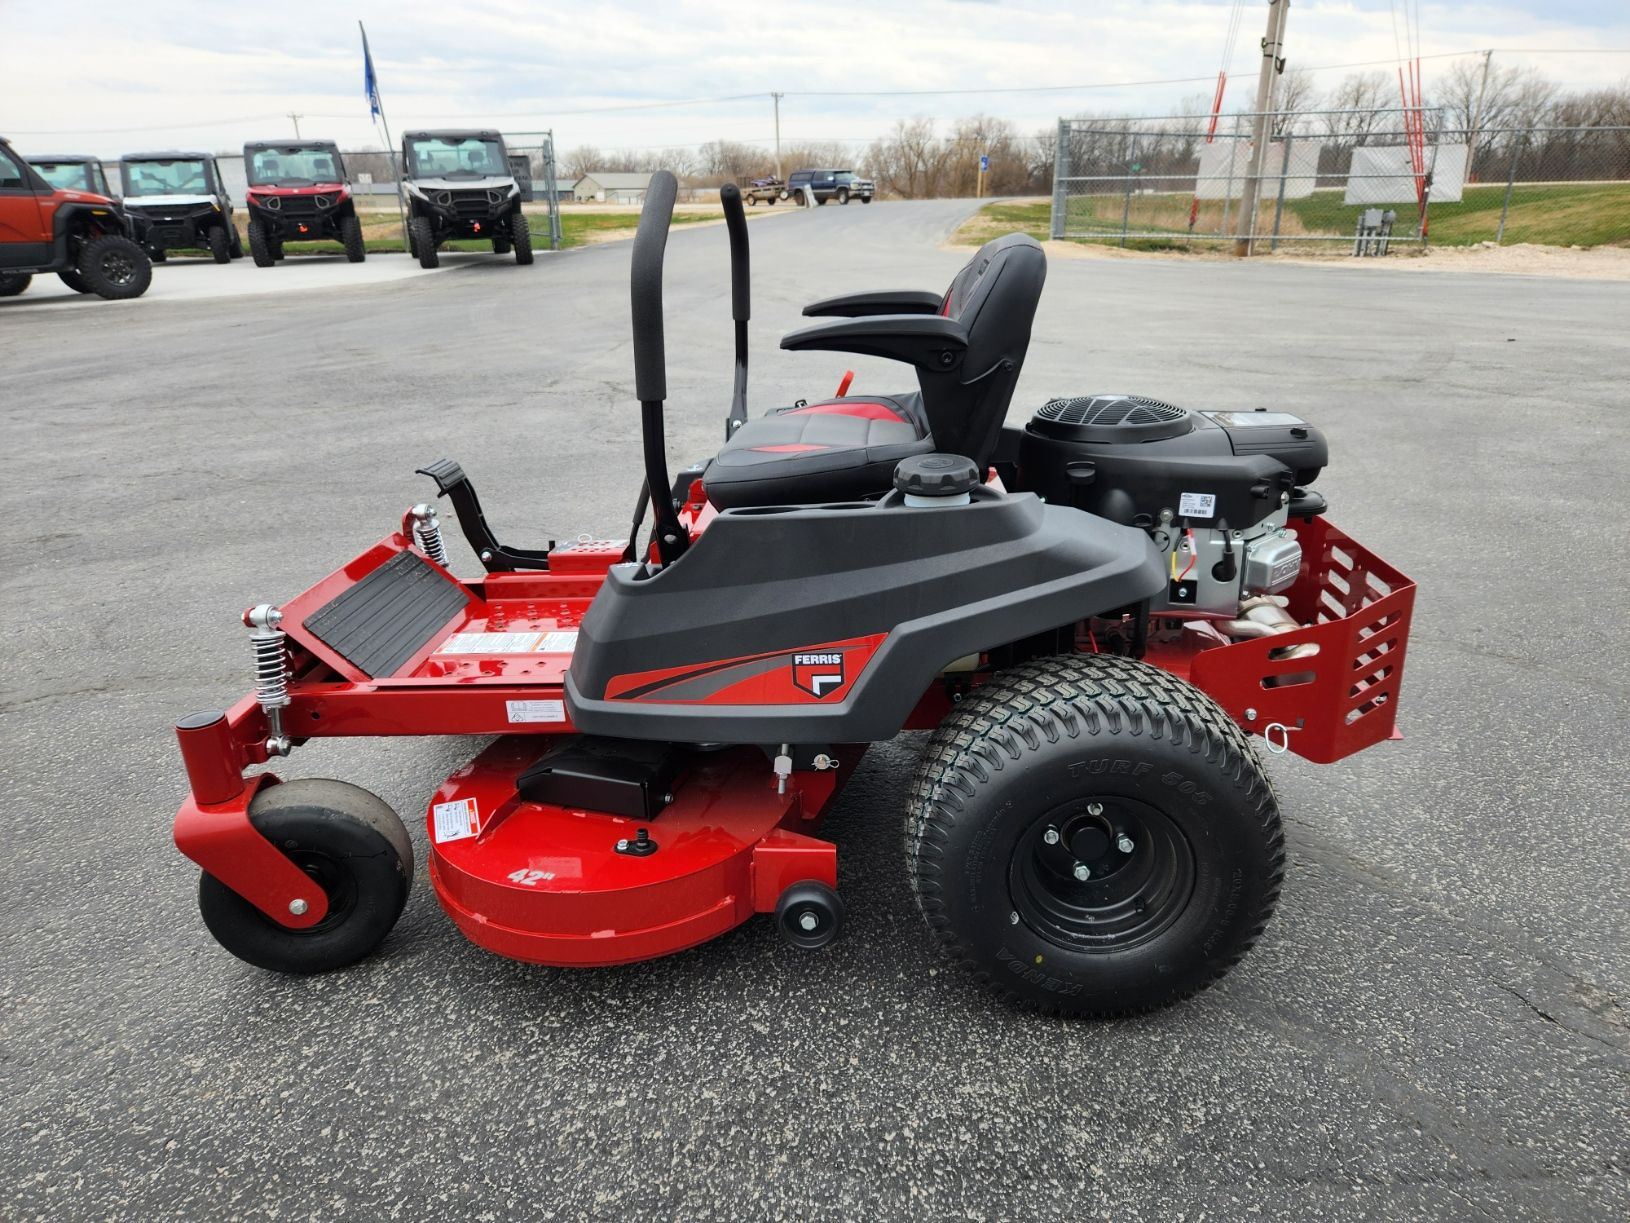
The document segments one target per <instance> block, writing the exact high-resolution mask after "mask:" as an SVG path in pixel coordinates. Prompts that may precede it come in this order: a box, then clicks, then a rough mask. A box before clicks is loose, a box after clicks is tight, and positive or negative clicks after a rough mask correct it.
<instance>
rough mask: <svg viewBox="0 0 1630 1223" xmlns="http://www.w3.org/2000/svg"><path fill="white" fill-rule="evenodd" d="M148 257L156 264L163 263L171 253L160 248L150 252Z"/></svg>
mask: <svg viewBox="0 0 1630 1223" xmlns="http://www.w3.org/2000/svg"><path fill="white" fill-rule="evenodd" d="M147 257H148V258H149V259H151V260H152V261H153V262H154V263H163V262H164V261H165V260H166V259H168V258H169V257H170V252H169V251H167V250H165V249H164V248H163V247H160V248H159V249H158V250H152V251H148V252H147Z"/></svg>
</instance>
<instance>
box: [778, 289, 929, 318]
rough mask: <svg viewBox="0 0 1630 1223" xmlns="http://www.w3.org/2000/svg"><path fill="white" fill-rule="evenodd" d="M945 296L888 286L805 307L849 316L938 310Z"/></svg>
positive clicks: (808, 311)
mask: <svg viewBox="0 0 1630 1223" xmlns="http://www.w3.org/2000/svg"><path fill="white" fill-rule="evenodd" d="M944 300H945V299H944V298H943V297H941V296H940V295H939V294H938V293H924V292H921V291H919V290H916V289H884V290H881V291H879V292H873V293H844V294H842V295H841V296H838V297H826V298H822V299H821V300H820V301H818V302H810V303H809V305H807V306H805V307H804V313H805V314H807V315H810V316H812V317H818V316H820V315H823V314H841V315H843V316H845V317H847V318H862V317H865V316H869V315H873V314H938V313H939V312H940V306H941V305H942V304H943V303H944Z"/></svg>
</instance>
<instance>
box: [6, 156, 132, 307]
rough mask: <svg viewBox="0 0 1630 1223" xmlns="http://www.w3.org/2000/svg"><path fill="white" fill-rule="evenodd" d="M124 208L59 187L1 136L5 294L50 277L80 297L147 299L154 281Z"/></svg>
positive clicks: (88, 193)
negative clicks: (37, 278)
mask: <svg viewBox="0 0 1630 1223" xmlns="http://www.w3.org/2000/svg"><path fill="white" fill-rule="evenodd" d="M132 238H133V231H132V228H131V221H130V218H129V216H128V215H127V214H126V213H125V211H124V209H123V208H121V207H120V206H119V205H118V204H116V203H115V202H114V201H113V200H111V199H109V198H108V197H107V196H105V195H96V194H93V193H92V192H89V191H76V190H70V189H67V188H59V187H53V186H52V185H51V184H50V183H48V182H46V181H45V179H44V178H42V177H41V176H40V174H39V172H38V171H36V170H35V169H34V168H33V167H32V166H30V165H29V164H28V163H27V162H25V161H24V160H23V159H22V158H21V157H19V156H18V155H17V153H16V152H15V151H14V150H13V149H12V147H11V145H9V144H8V143H6V141H5V140H4V139H0V297H15V296H17V294H19V293H21V292H23V291H24V290H25V289H27V288H28V286H29V282H30V281H32V280H33V278H34V277H35V276H36V275H38V274H40V273H42V272H55V273H56V274H57V276H58V277H59V278H60V279H61V280H62V283H63V284H65V285H67V286H68V287H69V288H70V289H72V290H74V292H76V293H95V294H96V295H97V296H98V297H105V298H110V299H118V298H127V297H140V296H141V295H142V294H143V293H145V292H147V286H148V285H149V284H151V283H152V280H153V265H152V263H151V262H150V261H149V260H148V258H147V253H146V252H145V251H143V250H142V248H141V247H140V246H138V245H137V244H136V243H135V242H134V241H133V240H132Z"/></svg>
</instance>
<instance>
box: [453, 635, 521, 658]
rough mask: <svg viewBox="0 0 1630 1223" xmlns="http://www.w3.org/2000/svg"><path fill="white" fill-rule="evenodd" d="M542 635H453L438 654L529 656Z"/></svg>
mask: <svg viewBox="0 0 1630 1223" xmlns="http://www.w3.org/2000/svg"><path fill="white" fill-rule="evenodd" d="M542 636H543V634H542V633H454V634H453V635H452V636H451V637H449V638H448V639H447V640H446V641H444V642H442V643H441V644H440V645H439V646H437V647H436V653H438V654H530V653H531V652H532V647H533V646H535V645H537V644H538V638H539V637H542Z"/></svg>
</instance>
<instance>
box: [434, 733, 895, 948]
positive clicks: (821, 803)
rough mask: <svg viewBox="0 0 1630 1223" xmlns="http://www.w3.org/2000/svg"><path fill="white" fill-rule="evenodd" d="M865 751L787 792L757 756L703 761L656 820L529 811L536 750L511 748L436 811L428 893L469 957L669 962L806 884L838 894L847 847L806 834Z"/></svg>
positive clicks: (499, 746)
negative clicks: (521, 793) (479, 951)
mask: <svg viewBox="0 0 1630 1223" xmlns="http://www.w3.org/2000/svg"><path fill="white" fill-rule="evenodd" d="M863 752H864V749H854V750H852V751H850V752H847V753H844V754H843V756H842V757H841V758H840V763H839V767H838V768H836V769H832V770H829V771H827V772H822V773H798V774H795V775H794V776H793V777H792V778H790V779H789V782H788V786H787V788H786V792H785V793H778V792H777V785H776V779H775V777H774V776H773V775H772V774H771V772H770V768H769V762H768V761H767V760H766V759H765V757H764V755H763V753H761V752H759V751H756V750H754V749H752V748H732V749H728V750H725V751H720V752H717V753H707V754H702V755H699V756H698V758H697V760H696V762H695V764H694V765H692V766H691V767H690V768H688V769H687V770H686V771H685V773H684V774H683V775H681V777H680V778H679V779H678V780H677V781H676V783H675V785H674V789H673V801H672V803H671V804H669V805H668V806H667V807H666V808H665V809H664V810H663V811H662V812H661V813H660V815H659V816H658V817H657V818H656V819H655V820H652V821H646V820H641V819H632V818H627V817H623V816H617V815H609V814H605V813H603V812H596V811H586V810H581V809H572V808H568V807H559V806H553V805H550V804H544V803H531V802H526V801H524V800H522V799H521V798H520V797H518V795H517V794H516V787H515V779H516V776H517V774H518V773H520V771H521V770H522V769H524V768H525V767H526V766H527V765H530V764H531V763H532V762H533V761H534V760H536V759H537V757H538V755H539V753H540V745H539V743H538V741H537V740H536V739H535V738H530V737H521V736H512V737H509V738H505V739H501V740H499V741H498V742H497V743H495V744H493V745H492V746H491V747H489V748H488V749H487V750H486V751H484V752H482V753H481V754H480V755H479V756H477V757H476V758H475V759H474V760H472V761H471V762H470V763H469V764H468V765H466V766H465V767H464V768H462V769H460V770H459V771H458V772H456V773H454V774H453V775H452V776H451V777H449V778H448V779H447V780H446V781H445V782H444V783H443V784H442V787H441V789H440V790H438V791H437V792H436V795H435V797H434V798H432V799H431V801H430V810H429V812H428V815H427V823H428V829H429V839H430V844H431V859H430V879H431V882H432V883H433V884H434V885H435V889H436V896H437V898H438V899H439V900H440V901H441V906H442V908H443V909H445V910H446V911H447V915H448V916H449V917H451V918H452V919H453V922H454V924H456V925H457V926H458V928H459V929H460V930H462V931H463V932H464V934H465V936H466V937H467V938H469V939H470V941H471V942H473V943H476V944H477V945H479V946H481V947H485V948H486V949H487V950H489V951H495V952H497V953H499V954H500V955H505V956H509V957H511V958H512V959H517V960H528V961H530V962H532V963H536V964H551V965H558V966H562V967H567V966H588V965H595V966H600V965H611V964H627V963H631V962H633V961H636V960H646V959H651V958H653V957H655V956H660V955H667V954H669V953H671V952H675V951H680V950H683V949H684V948H687V947H693V946H695V945H697V944H698V943H703V942H706V941H707V940H708V939H711V938H714V937H716V936H718V935H720V934H723V933H724V932H725V931H727V930H730V929H732V928H733V927H735V926H738V925H740V924H741V923H742V922H744V921H746V920H747V919H748V918H749V917H751V916H752V915H753V914H754V913H769V912H773V911H774V909H775V907H776V902H777V900H778V899H779V898H780V896H781V894H782V892H783V891H785V890H786V889H787V888H788V887H790V886H791V885H792V884H794V883H799V882H803V881H805V880H814V881H817V882H820V883H824V884H826V885H827V886H829V887H836V886H837V848H836V847H835V846H834V845H832V844H831V843H830V842H828V841H822V840H818V839H816V838H815V837H813V836H811V835H809V834H810V832H812V831H813V830H814V829H815V828H816V827H817V826H818V824H819V820H820V817H821V815H822V814H823V813H824V812H825V810H826V808H827V806H828V805H829V804H830V802H831V801H832V799H833V797H835V795H836V794H837V792H838V789H839V786H840V782H841V779H843V778H846V777H847V776H848V774H849V772H850V771H851V770H852V768H853V767H854V765H855V764H857V763H858V762H859V759H860V757H861V755H862V754H863ZM642 833H643V834H645V835H644V837H643V838H642V836H641V834H642ZM645 846H650V847H651V848H650V849H648V850H647V849H646V848H644V847H645Z"/></svg>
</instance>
